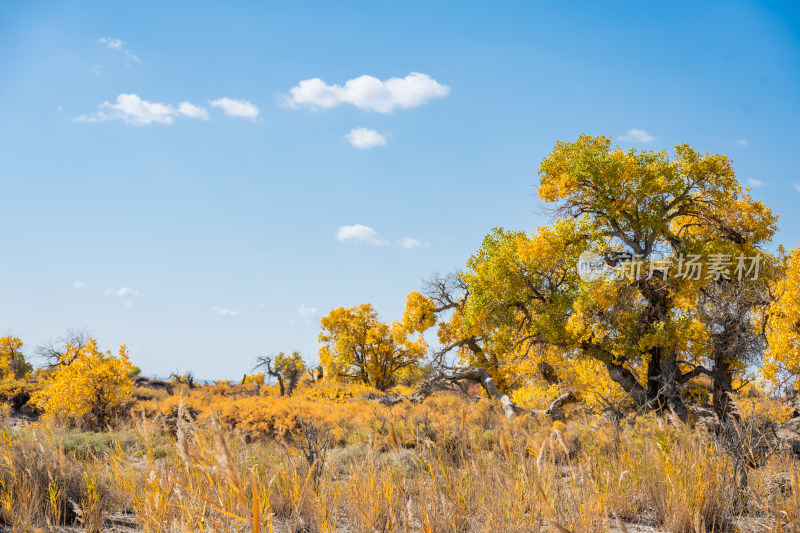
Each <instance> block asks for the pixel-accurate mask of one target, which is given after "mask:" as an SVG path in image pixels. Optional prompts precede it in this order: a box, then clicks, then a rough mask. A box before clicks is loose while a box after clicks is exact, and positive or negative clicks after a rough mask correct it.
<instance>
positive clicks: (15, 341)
mask: <svg viewBox="0 0 800 533" xmlns="http://www.w3.org/2000/svg"><path fill="white" fill-rule="evenodd" d="M21 348H22V340H21V339H20V338H19V337H12V336H10V335H9V336H6V337H0V379H20V378H24V377H25V376H26V375H27V374H29V373H30V371H31V365H29V364H28V363H27V362H25V357H24V356H23V355H22V351H21V350H20V349H21Z"/></svg>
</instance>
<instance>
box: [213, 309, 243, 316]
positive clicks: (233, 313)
mask: <svg viewBox="0 0 800 533" xmlns="http://www.w3.org/2000/svg"><path fill="white" fill-rule="evenodd" d="M211 311H213V313H214V314H215V315H219V316H239V313H238V312H237V311H234V310H233V309H225V308H224V307H212V308H211Z"/></svg>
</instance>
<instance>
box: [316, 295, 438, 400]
mask: <svg viewBox="0 0 800 533" xmlns="http://www.w3.org/2000/svg"><path fill="white" fill-rule="evenodd" d="M412 321H413V319H411V318H409V319H407V320H406V322H404V321H402V320H401V321H394V322H392V323H391V324H385V323H383V322H381V321H380V320H379V319H378V313H377V312H376V311H375V309H374V308H373V307H372V305H370V304H361V305H357V306H355V307H351V308H350V309H345V308H343V307H340V308H338V309H334V310H332V311H331V312H330V313H329V314H328V315H327V316H325V317H323V318H322V332H321V333H320V335H319V342H320V343H322V344H323V346H322V348H320V350H319V359H320V362H321V363H322V366H323V367H325V374H326V376H329V377H331V378H333V379H345V380H353V381H360V382H361V383H364V384H369V385H373V386H375V387H376V388H378V389H380V390H385V389H387V388H388V387H390V386H392V385H393V384H394V383H395V379H396V377H395V373H396V372H397V371H398V370H400V369H402V368H405V367H409V366H414V365H416V364H418V362H419V361H420V360H421V359H422V357H423V356H424V355H425V352H426V351H427V343H426V342H425V339H424V337H423V336H422V334H419V335H417V336H416V337H415V338H414V337H410V336H409V335H410V334H411V333H413V332H414V331H415V330H416V329H417V328H418V325H415V323H412ZM404 324H410V325H404ZM409 328H411V329H409Z"/></svg>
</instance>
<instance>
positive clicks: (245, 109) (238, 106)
mask: <svg viewBox="0 0 800 533" xmlns="http://www.w3.org/2000/svg"><path fill="white" fill-rule="evenodd" d="M211 105H212V106H213V107H220V108H222V110H223V111H225V115H227V116H229V117H244V118H249V119H251V120H255V119H256V118H258V113H259V111H258V108H257V107H256V106H255V105H253V104H251V103H250V102H248V101H247V100H233V99H231V98H218V99H217V100H212V101H211Z"/></svg>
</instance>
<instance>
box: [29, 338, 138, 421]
mask: <svg viewBox="0 0 800 533" xmlns="http://www.w3.org/2000/svg"><path fill="white" fill-rule="evenodd" d="M66 353H68V354H70V358H71V363H70V364H69V365H62V366H60V367H59V368H58V370H56V372H55V373H54V374H53V375H52V376H50V377H49V378H47V379H46V380H45V381H44V383H43V385H44V387H43V389H42V390H41V391H39V392H37V393H35V394H34V395H33V397H32V398H31V401H32V402H33V403H34V404H35V405H36V406H38V407H39V408H40V409H42V410H43V411H44V412H45V414H46V415H47V416H49V417H51V418H53V419H55V420H59V421H64V422H69V423H73V424H79V425H80V424H83V425H87V426H88V427H92V428H102V427H104V426H105V425H106V424H108V423H109V422H111V421H112V420H113V419H114V417H116V416H118V415H120V414H121V413H122V412H123V410H124V408H125V407H126V406H127V405H128V403H129V401H130V399H131V392H132V391H133V382H132V381H131V379H130V378H129V377H128V375H129V374H130V373H131V372H132V371H134V369H135V367H134V366H133V365H132V364H131V362H130V360H129V359H128V348H127V347H126V346H124V345H123V346H121V347H120V349H119V352H118V354H117V355H116V356H115V355H112V354H111V352H110V351H109V352H105V353H104V352H101V351H100V350H98V348H97V342H96V341H95V340H94V339H89V341H88V342H87V343H86V344H85V345H84V346H82V347H80V348H76V347H74V346H70V345H68V346H67V350H66Z"/></svg>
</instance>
